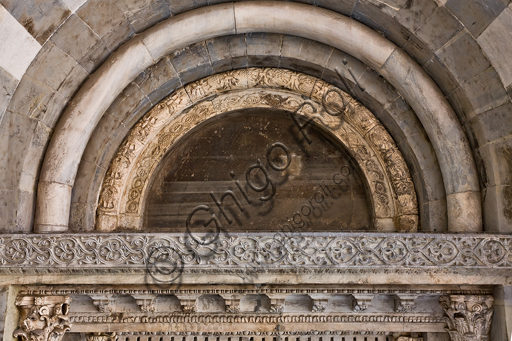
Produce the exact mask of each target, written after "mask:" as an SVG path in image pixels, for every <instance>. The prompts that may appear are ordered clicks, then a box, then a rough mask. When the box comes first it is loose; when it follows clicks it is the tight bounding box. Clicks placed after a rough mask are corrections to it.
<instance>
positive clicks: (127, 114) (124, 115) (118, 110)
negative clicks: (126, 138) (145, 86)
mask: <svg viewBox="0 0 512 341" xmlns="http://www.w3.org/2000/svg"><path fill="white" fill-rule="evenodd" d="M144 97H145V94H144V93H143V92H142V91H141V89H140V88H139V87H138V86H137V84H135V83H133V82H132V83H130V84H129V85H128V86H127V87H126V88H124V90H123V91H122V92H121V93H120V94H119V96H117V98H116V99H115V100H114V101H113V102H112V104H111V105H110V107H109V108H108V109H107V112H108V113H109V114H110V115H112V116H114V117H115V118H116V119H117V120H119V121H121V122H128V121H131V119H132V118H131V117H132V116H133V112H134V109H135V107H136V106H137V105H138V104H139V103H140V101H141V99H143V98H144Z"/></svg>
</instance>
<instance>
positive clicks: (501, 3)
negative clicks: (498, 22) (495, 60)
mask: <svg viewBox="0 0 512 341" xmlns="http://www.w3.org/2000/svg"><path fill="white" fill-rule="evenodd" d="M509 2H510V0H486V1H481V0H480V1H464V0H447V1H446V4H445V7H446V8H447V9H448V10H449V11H450V12H451V13H453V14H454V15H455V16H456V17H457V19H458V20H460V22H461V23H462V24H463V25H464V26H466V28H467V29H468V31H469V32H471V35H472V36H473V37H478V36H479V35H480V34H481V33H482V32H483V31H484V30H485V29H486V28H487V26H488V25H489V24H490V23H491V22H492V21H493V20H494V19H495V18H496V17H497V16H498V15H499V14H500V13H501V12H502V11H503V10H504V9H505V8H506V7H507V5H508V3H509Z"/></svg>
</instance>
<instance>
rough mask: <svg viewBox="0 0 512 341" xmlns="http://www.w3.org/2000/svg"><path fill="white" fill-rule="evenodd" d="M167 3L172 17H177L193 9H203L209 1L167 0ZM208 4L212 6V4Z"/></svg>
mask: <svg viewBox="0 0 512 341" xmlns="http://www.w3.org/2000/svg"><path fill="white" fill-rule="evenodd" d="M167 2H168V3H169V9H170V10H171V13H172V15H177V14H180V13H183V12H186V11H190V10H192V9H194V8H199V7H203V6H206V5H207V4H208V3H209V1H207V0H167ZM210 2H211V1H210ZM221 2H226V1H221ZM217 3H220V2H217ZM210 4H211V5H213V3H210Z"/></svg>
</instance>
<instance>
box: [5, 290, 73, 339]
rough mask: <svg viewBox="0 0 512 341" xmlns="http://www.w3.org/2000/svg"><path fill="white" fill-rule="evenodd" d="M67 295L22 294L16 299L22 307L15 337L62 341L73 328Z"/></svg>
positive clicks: (17, 303)
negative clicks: (69, 321)
mask: <svg viewBox="0 0 512 341" xmlns="http://www.w3.org/2000/svg"><path fill="white" fill-rule="evenodd" d="M70 301H71V299H70V298H69V297H67V296H35V297H34V296H22V297H18V298H17V299H16V305H17V306H18V307H20V312H21V316H20V324H19V328H18V329H16V330H15V331H14V333H13V337H15V338H19V339H20V340H21V341H61V340H62V337H63V336H64V333H65V332H66V331H68V330H70V329H71V326H70V324H69V323H68V319H69V302H70Z"/></svg>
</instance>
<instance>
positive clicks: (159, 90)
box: [130, 56, 181, 103]
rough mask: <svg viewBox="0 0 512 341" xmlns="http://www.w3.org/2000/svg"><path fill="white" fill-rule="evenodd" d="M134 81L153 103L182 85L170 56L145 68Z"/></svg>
mask: <svg viewBox="0 0 512 341" xmlns="http://www.w3.org/2000/svg"><path fill="white" fill-rule="evenodd" d="M133 83H135V84H137V86H138V87H139V89H140V90H141V91H142V92H143V93H144V94H146V96H147V97H148V98H149V100H150V101H151V102H152V103H158V102H160V100H162V99H163V98H164V97H165V96H168V95H169V94H170V93H171V92H172V91H174V89H176V88H177V87H178V86H180V85H181V82H180V79H179V77H178V73H177V72H176V70H175V69H174V67H173V65H172V64H171V62H170V60H169V56H167V57H164V58H162V59H160V60H159V61H158V63H156V64H154V65H152V66H150V67H149V68H147V69H146V70H144V71H143V72H142V73H141V74H140V75H139V76H137V78H135V80H134V81H133ZM130 96H133V94H132V95H130Z"/></svg>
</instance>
